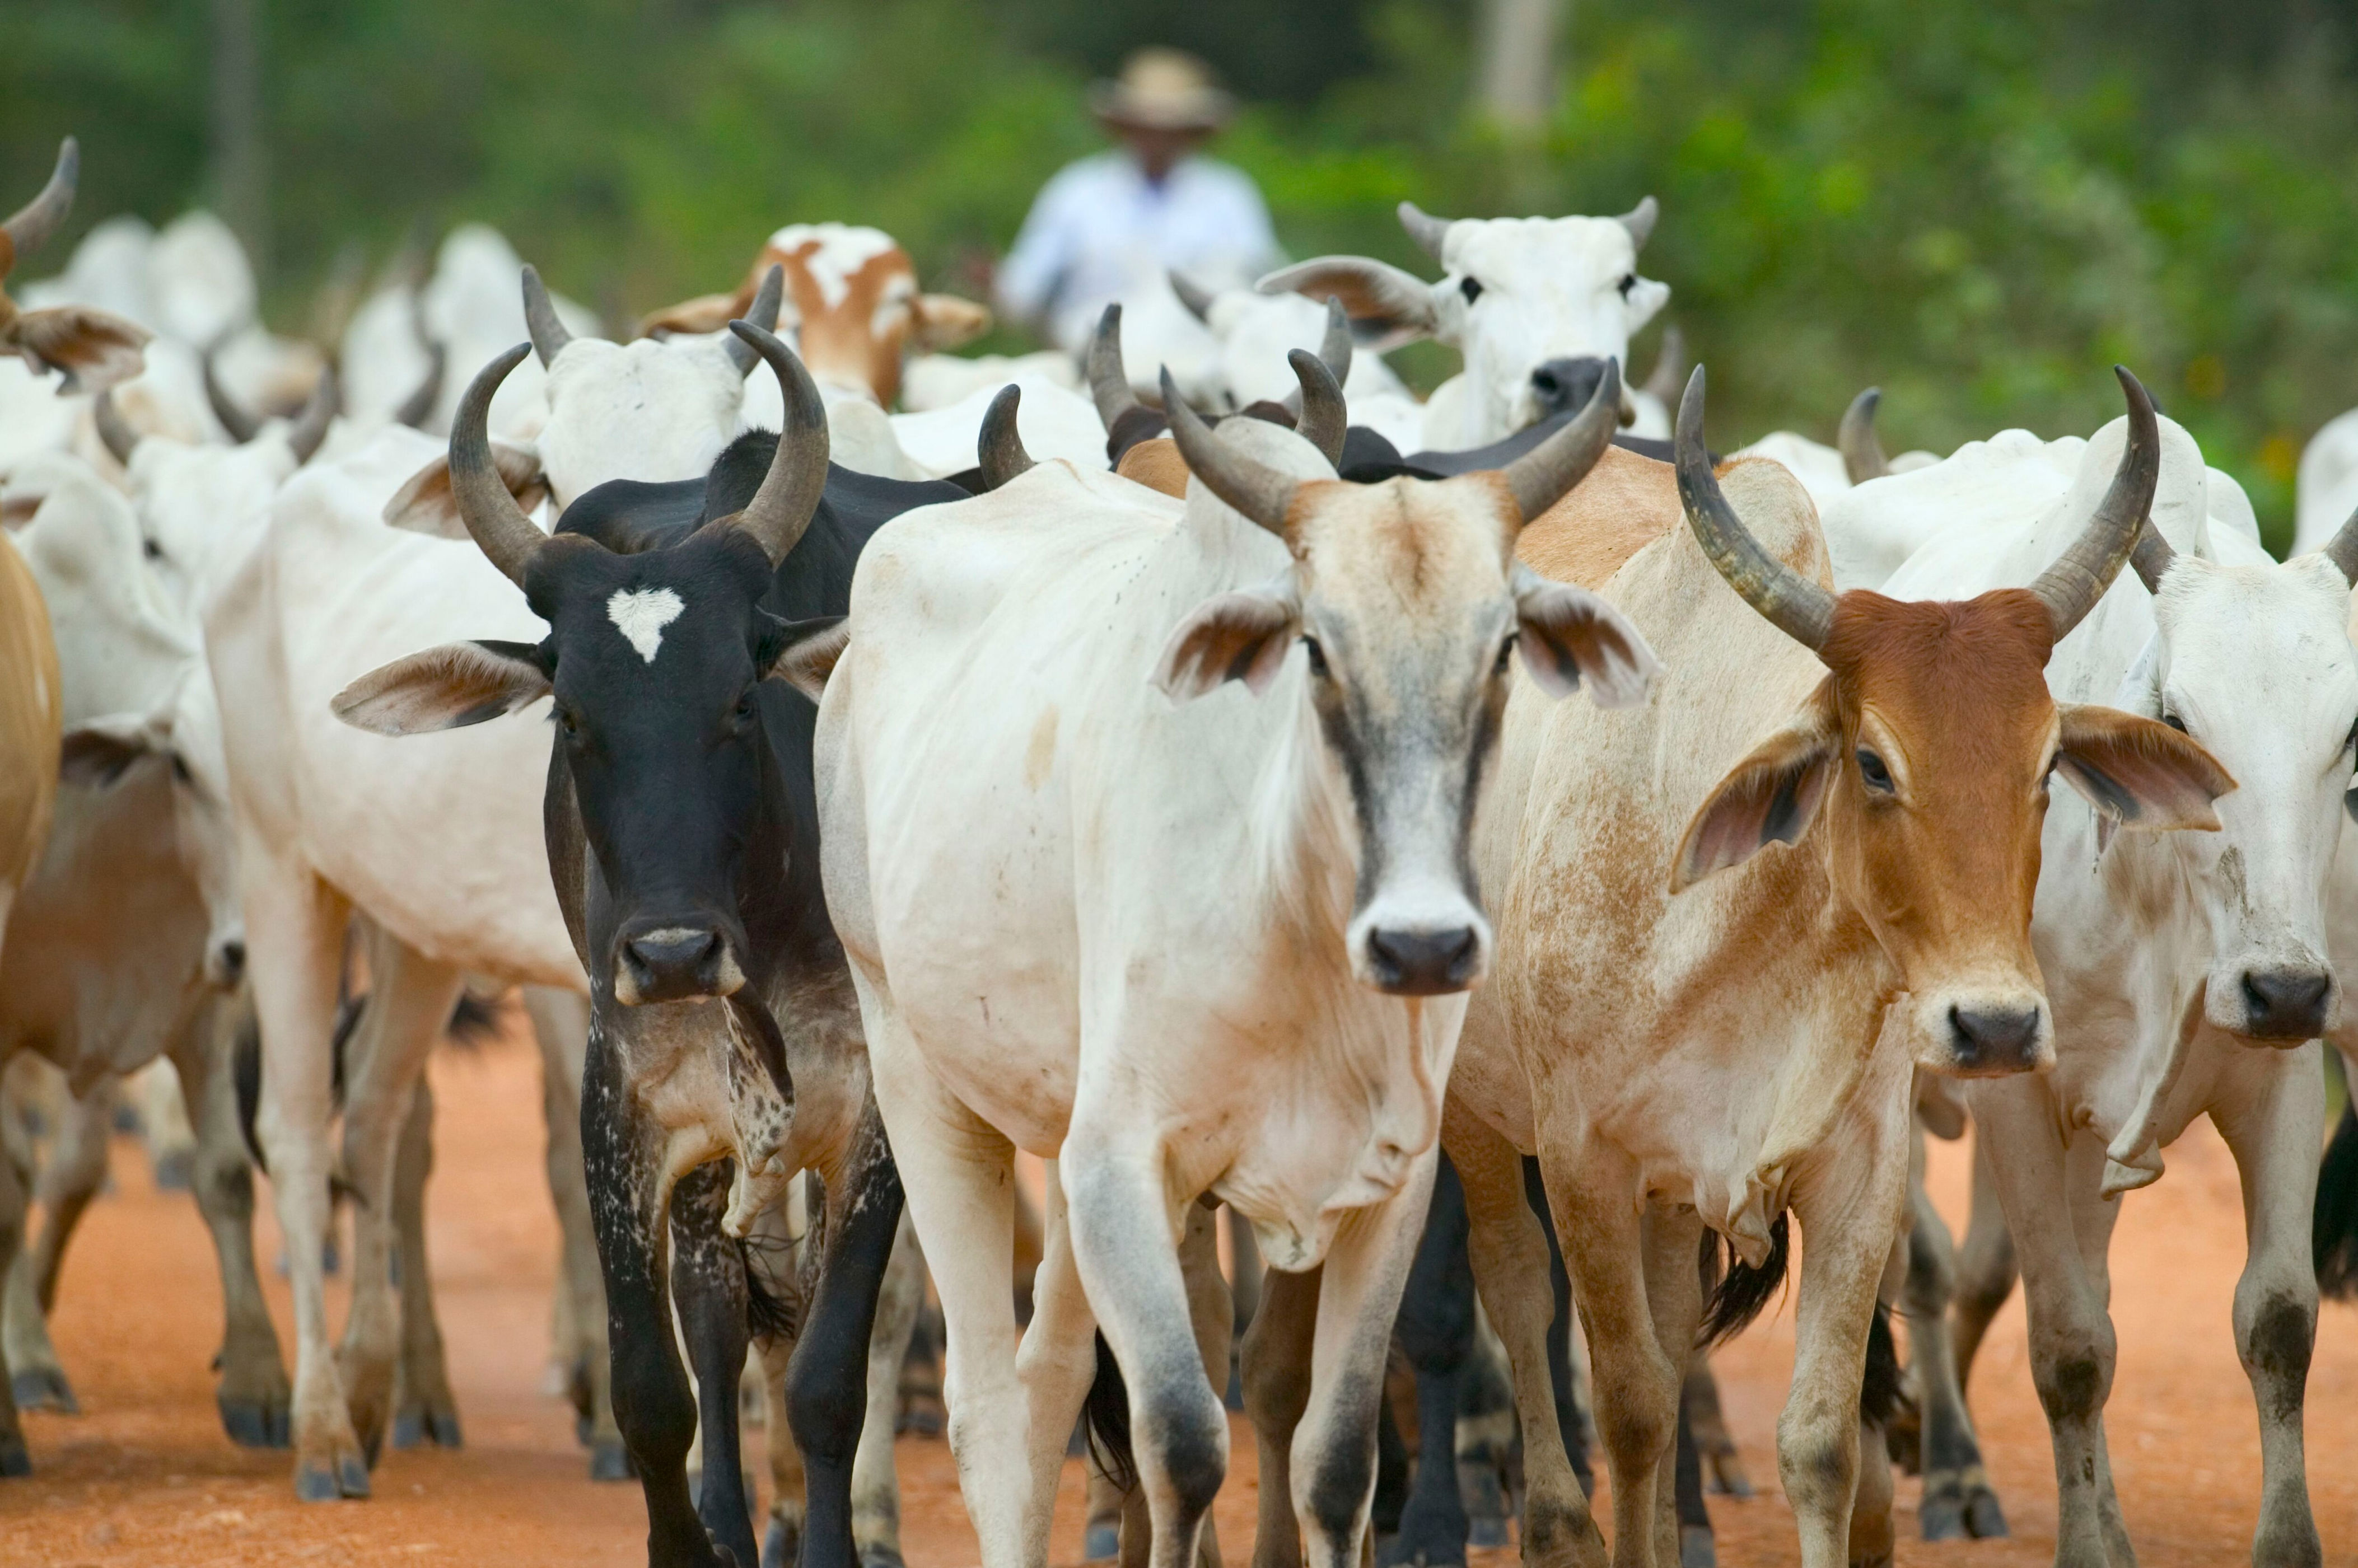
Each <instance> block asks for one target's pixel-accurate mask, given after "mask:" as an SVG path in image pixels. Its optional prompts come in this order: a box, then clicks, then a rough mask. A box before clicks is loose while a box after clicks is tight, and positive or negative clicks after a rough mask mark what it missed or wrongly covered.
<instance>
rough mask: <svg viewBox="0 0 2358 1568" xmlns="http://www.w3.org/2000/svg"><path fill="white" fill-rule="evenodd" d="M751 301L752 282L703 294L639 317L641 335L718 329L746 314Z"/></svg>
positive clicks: (649, 335) (714, 330)
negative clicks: (730, 291) (729, 290)
mask: <svg viewBox="0 0 2358 1568" xmlns="http://www.w3.org/2000/svg"><path fill="white" fill-rule="evenodd" d="M764 270H767V269H764ZM752 303H753V287H752V285H750V284H749V285H747V286H746V287H744V288H742V289H740V290H739V291H738V292H736V293H734V294H700V295H698V296H697V297H695V298H693V299H683V300H681V301H680V302H679V303H678V304H676V305H666V306H665V307H664V308H662V309H660V310H651V311H649V312H647V314H645V315H644V316H642V317H640V318H639V335H640V336H641V337H643V338H652V337H655V336H657V335H659V334H669V333H675V332H680V333H686V332H697V333H702V332H718V331H720V330H723V329H725V328H726V327H727V326H728V325H729V323H730V321H731V320H733V319H736V318H737V317H740V316H742V315H743V314H745V311H746V308H747V307H749V306H751V305H752Z"/></svg>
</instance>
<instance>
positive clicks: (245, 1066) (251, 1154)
mask: <svg viewBox="0 0 2358 1568" xmlns="http://www.w3.org/2000/svg"><path fill="white" fill-rule="evenodd" d="M229 1075H230V1083H231V1085H232V1086H233V1087H234V1088H235V1089H236V1090H237V1130H238V1131H239V1132H240V1133H241V1134H243V1136H244V1139H245V1153H246V1158H248V1159H250V1160H252V1161H253V1162H254V1169H255V1170H257V1171H259V1172H261V1173H263V1174H264V1175H265V1176H266V1175H268V1174H270V1162H269V1161H267V1160H265V1159H264V1158H263V1157H262V1140H261V1139H260V1138H259V1137H257V1136H256V1135H255V1133H254V1118H255V1117H257V1116H259V1115H261V1114H262V1020H261V1019H260V1018H258V1017H256V1016H255V1014H254V1009H253V1007H252V1006H251V1005H248V1006H247V1007H246V1009H245V1011H244V1013H243V1015H242V1016H241V1017H240V1018H239V1019H238V1021H237V1038H236V1039H235V1040H234V1041H233V1042H232V1043H231V1044H230V1056H229Z"/></svg>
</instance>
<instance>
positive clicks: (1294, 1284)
mask: <svg viewBox="0 0 2358 1568" xmlns="http://www.w3.org/2000/svg"><path fill="white" fill-rule="evenodd" d="M1321 1273H1322V1271H1321V1270H1318V1269H1311V1270H1308V1271H1304V1272H1303V1273H1298V1274H1295V1273H1288V1272H1286V1271H1283V1270H1282V1269H1267V1270H1264V1271H1262V1273H1261V1277H1260V1306H1259V1307H1258V1308H1256V1309H1255V1311H1254V1313H1253V1318H1252V1325H1251V1326H1250V1327H1249V1328H1248V1329H1246V1330H1245V1340H1244V1346H1243V1349H1242V1352H1241V1354H1240V1356H1239V1357H1238V1367H1239V1368H1240V1370H1241V1372H1242V1375H1243V1378H1244V1395H1245V1414H1246V1416H1247V1417H1248V1418H1249V1420H1250V1421H1251V1422H1252V1427H1253V1448H1254V1452H1255V1453H1256V1454H1258V1456H1259V1459H1260V1465H1259V1473H1260V1482H1259V1486H1260V1517H1259V1519H1257V1520H1256V1522H1255V1524H1254V1528H1253V1560H1252V1568H1302V1532H1301V1530H1300V1528H1299V1527H1298V1526H1297V1525H1296V1524H1295V1523H1294V1518H1293V1434H1294V1432H1295V1430H1296V1429H1297V1428H1299V1427H1300V1426H1301V1424H1302V1413H1303V1411H1304V1410H1306V1409H1308V1408H1309V1404H1310V1357H1311V1345H1312V1342H1313V1340H1314V1338H1315V1337H1316V1336H1317V1330H1318V1296H1319V1280H1320V1277H1321Z"/></svg>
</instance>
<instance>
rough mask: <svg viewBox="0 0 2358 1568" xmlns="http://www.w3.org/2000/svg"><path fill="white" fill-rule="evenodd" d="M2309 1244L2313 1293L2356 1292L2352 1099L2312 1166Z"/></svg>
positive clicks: (2357, 1126) (2342, 1296)
mask: <svg viewBox="0 0 2358 1568" xmlns="http://www.w3.org/2000/svg"><path fill="white" fill-rule="evenodd" d="M2309 1245H2310V1249H2311V1250H2312V1252H2313V1253H2314V1255H2315V1258H2316V1262H2317V1288H2318V1290H2319V1292H2320V1293H2322V1294H2324V1295H2326V1296H2328V1297H2331V1299H2333V1300H2335V1301H2348V1300H2350V1299H2351V1298H2352V1297H2353V1296H2358V1100H2353V1102H2352V1103H2351V1104H2348V1105H2345V1106H2343V1107H2342V1120H2341V1121H2340V1122H2339V1123H2338V1124H2337V1125H2336V1126H2335V1127H2334V1129H2333V1141H2331V1143H2328V1144H2327V1145H2326V1146H2325V1160H2324V1162H2323V1163H2321V1164H2320V1165H2319V1166H2318V1168H2317V1207H2316V1208H2315V1209H2314V1210H2313V1211H2312V1217H2311V1218H2310V1221H2309Z"/></svg>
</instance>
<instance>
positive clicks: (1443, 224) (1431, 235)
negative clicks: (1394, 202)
mask: <svg viewBox="0 0 2358 1568" xmlns="http://www.w3.org/2000/svg"><path fill="white" fill-rule="evenodd" d="M1400 221H1401V228H1403V229H1406V230H1407V231H1408V237H1409V238H1410V239H1412V240H1414V241H1415V242H1416V246H1417V249H1419V250H1421V251H1422V252H1423V253H1424V254H1426V255H1429V256H1431V257H1432V258H1433V261H1434V263H1435V264H1436V265H1444V266H1445V265H1448V264H1447V263H1445V262H1443V261H1442V259H1441V242H1442V241H1443V240H1444V239H1445V238H1447V237H1448V234H1449V220H1448V219H1446V218H1436V217H1434V216H1433V214H1432V213H1430V212H1428V211H1425V210H1424V209H1423V208H1422V207H1419V206H1418V205H1417V204H1416V203H1415V202H1413V201H1403V202H1401V204H1400Z"/></svg>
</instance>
